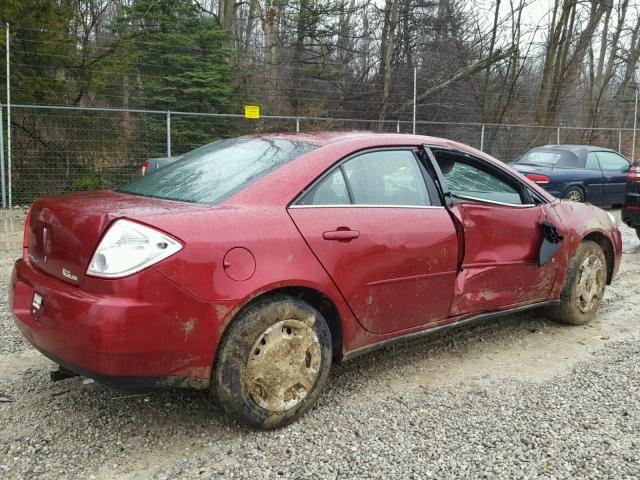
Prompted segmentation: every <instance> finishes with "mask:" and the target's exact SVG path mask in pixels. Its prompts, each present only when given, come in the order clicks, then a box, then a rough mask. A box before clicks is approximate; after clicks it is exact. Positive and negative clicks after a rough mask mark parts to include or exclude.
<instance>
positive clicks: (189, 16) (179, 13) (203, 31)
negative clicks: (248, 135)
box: [0, 0, 640, 202]
mask: <svg viewBox="0 0 640 480" xmlns="http://www.w3.org/2000/svg"><path fill="white" fill-rule="evenodd" d="M540 3H543V2H539V1H535V0H495V1H481V0H478V1H477V2H468V1H460V0H377V1H373V0H338V1H326V0H291V1H287V0H281V1H272V0H3V1H2V2H1V3H0V21H2V22H3V23H8V24H9V32H10V41H9V45H10V69H11V75H10V82H11V102H12V103H14V104H30V105H66V106H77V107H115V108H124V109H149V110H162V111H165V110H170V111H179V112H198V113H224V114H239V113H242V111H243V106H244V105H246V104H257V105H260V107H261V110H262V113H263V114H267V115H289V116H304V117H325V118H349V119H362V120H363V122H361V123H358V122H331V121H327V120H323V121H316V122H307V124H306V125H305V126H304V127H305V129H306V130H309V129H320V128H367V129H385V130H395V129H396V125H395V124H394V123H393V122H391V123H373V122H364V120H385V121H386V120H389V121H391V120H392V121H394V122H395V121H396V120H402V121H408V120H411V117H412V113H413V87H414V84H413V78H414V69H415V70H416V72H417V85H416V87H417V105H416V114H417V119H418V120H419V121H429V122H460V123H477V124H483V123H484V124H492V125H493V127H492V128H494V130H495V131H496V132H499V131H501V132H502V133H501V134H496V135H493V136H491V135H490V136H489V137H488V141H489V142H490V143H491V145H492V146H493V148H494V149H495V151H494V152H492V153H494V154H496V155H497V156H499V157H500V158H501V159H503V160H506V161H509V160H512V159H513V158H510V157H512V156H513V155H514V152H512V151H511V150H508V151H506V150H505V151H503V152H502V154H500V152H501V151H500V149H499V147H500V144H501V142H506V141H508V140H509V135H510V134H509V133H508V132H509V131H510V130H508V129H507V130H505V129H502V130H501V129H500V128H499V126H503V125H510V124H527V125H533V126H535V128H534V127H531V132H532V133H531V134H528V135H527V137H526V139H524V140H522V142H521V143H522V145H521V146H519V147H518V149H519V150H523V151H524V150H526V149H527V148H528V147H530V146H532V145H535V144H542V143H553V142H555V139H556V135H555V132H556V130H555V127H557V126H564V127H572V126H574V127H584V129H583V130H580V134H579V135H572V136H567V137H566V138H564V139H563V142H564V143H568V141H569V140H571V141H574V142H576V141H580V142H584V143H594V144H598V143H606V144H607V146H613V147H614V148H615V147H616V145H618V144H619V145H620V147H621V149H622V150H623V153H625V154H627V155H629V154H630V151H631V136H630V135H628V136H625V137H624V138H623V137H622V136H620V137H619V138H617V137H616V138H614V136H615V135H614V133H613V132H611V133H609V132H605V131H600V130H597V129H598V128H620V127H622V128H631V127H632V126H633V112H634V96H635V88H636V83H635V82H636V73H637V70H638V66H639V60H640V5H639V4H638V3H637V2H636V1H630V0H586V1H577V0H551V1H550V2H549V4H548V6H549V8H548V11H547V10H545V9H544V8H542V7H541V6H540ZM2 33H4V31H2ZM0 45H1V46H2V49H3V50H4V49H5V46H6V43H5V36H4V35H2V37H1V38H0ZM2 71H3V77H2V79H1V82H2V85H1V87H2V92H4V91H5V87H6V81H7V75H6V69H2ZM2 95H3V94H0V98H3V96H2ZM3 103H6V101H3ZM5 115H6V111H5ZM11 126H12V132H14V140H13V141H14V149H13V152H12V154H13V161H14V172H13V173H12V175H13V187H14V191H15V192H16V198H19V199H20V200H21V201H24V202H27V201H29V200H30V199H31V198H32V197H33V196H36V195H39V194H43V193H50V192H52V191H66V190H70V189H71V190H83V189H90V188H100V187H104V186H111V185H113V184H117V183H118V182H120V181H121V180H122V179H126V178H128V177H129V176H131V175H132V174H134V172H135V171H137V169H138V167H139V165H140V160H141V159H144V158H146V157H149V156H164V155H165V152H166V145H165V143H166V122H165V118H163V117H162V116H160V115H144V114H136V113H107V112H102V113H98V112H86V111H85V112H82V111H66V110H63V111H55V110H30V109H19V108H15V109H13V116H12V121H11ZM542 127H549V128H542ZM551 127H553V128H551ZM292 128H293V124H292V123H291V122H284V121H283V122H278V121H271V122H262V121H261V122H258V123H257V124H256V123H248V121H244V120H238V119H233V118H215V119H212V118H211V117H198V116H175V117H173V121H172V126H171V138H172V140H173V147H172V152H173V153H183V152H184V151H186V150H187V149H190V148H192V147H193V146H197V145H200V144H203V143H206V142H209V141H212V140H214V139H216V138H220V137H225V136H230V135H236V134H239V133H244V132H246V131H255V130H291V129H292ZM465 128H467V127H464V126H456V129H458V130H459V131H460V135H457V134H456V133H455V132H457V131H458V130H455V131H454V133H453V134H451V132H450V131H448V130H447V131H444V132H443V133H444V134H447V133H449V134H450V135H449V136H453V137H456V136H457V137H459V138H455V139H458V140H462V141H465V139H466V137H467V136H469V138H478V132H477V129H478V127H477V126H469V127H468V128H467V130H468V129H472V130H469V132H472V133H468V132H467V130H465ZM509 128H510V127H509ZM432 130H435V133H436V134H438V133H440V131H439V130H438V129H431V130H430V131H429V133H432ZM403 131H407V127H406V125H405V126H404V127H403ZM409 131H410V130H409ZM463 131H464V132H463ZM505 131H506V132H507V134H505ZM419 133H420V132H419ZM512 133H513V132H512ZM505 135H506V136H505ZM5 137H6V126H5ZM618 140H619V143H618ZM469 143H471V142H469ZM5 145H6V139H5ZM519 153H523V152H519ZM52 179H53V181H52Z"/></svg>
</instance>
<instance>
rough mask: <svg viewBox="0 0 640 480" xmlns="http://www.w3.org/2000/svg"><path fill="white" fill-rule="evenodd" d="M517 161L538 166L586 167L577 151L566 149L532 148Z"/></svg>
mask: <svg viewBox="0 0 640 480" xmlns="http://www.w3.org/2000/svg"><path fill="white" fill-rule="evenodd" d="M515 163H520V164H525V165H535V166H538V167H555V168H584V161H581V160H580V158H579V157H578V156H577V155H576V154H575V153H573V152H569V151H566V150H531V151H530V152H527V153H525V154H524V155H523V156H522V157H520V158H519V159H518V160H516V162H515Z"/></svg>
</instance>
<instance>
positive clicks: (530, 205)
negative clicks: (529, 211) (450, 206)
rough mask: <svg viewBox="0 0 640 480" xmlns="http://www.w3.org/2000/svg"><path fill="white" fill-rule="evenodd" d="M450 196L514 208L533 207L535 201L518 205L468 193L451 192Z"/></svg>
mask: <svg viewBox="0 0 640 480" xmlns="http://www.w3.org/2000/svg"><path fill="white" fill-rule="evenodd" d="M451 196H452V197H453V199H454V202H455V199H456V198H460V199H462V200H471V201H474V202H480V203H490V204H492V205H503V206H505V207H514V208H531V207H535V206H536V205H535V203H527V204H525V205H518V204H516V203H504V202H496V201H495V200H487V199H485V198H477V197H471V196H469V195H458V194H457V193H452V194H451Z"/></svg>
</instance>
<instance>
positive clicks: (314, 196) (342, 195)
mask: <svg viewBox="0 0 640 480" xmlns="http://www.w3.org/2000/svg"><path fill="white" fill-rule="evenodd" d="M350 203H351V199H350V198H349V191H348V190H347V183H346V182H345V180H344V175H343V174H342V169H341V168H336V169H335V170H334V171H333V172H332V173H330V174H329V175H327V176H326V177H325V178H324V179H323V180H322V181H321V182H320V183H318V184H316V186H314V187H313V188H312V189H311V190H309V193H307V194H306V195H305V196H304V197H302V199H301V200H300V201H299V202H298V205H316V206H320V205H349V204H350Z"/></svg>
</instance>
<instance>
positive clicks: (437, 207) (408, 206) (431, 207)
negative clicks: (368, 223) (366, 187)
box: [289, 204, 444, 210]
mask: <svg viewBox="0 0 640 480" xmlns="http://www.w3.org/2000/svg"><path fill="white" fill-rule="evenodd" d="M289 208H419V209H427V210H430V209H442V210H444V207H441V206H437V205H430V206H420V205H370V204H362V205H357V204H354V205H289Z"/></svg>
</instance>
